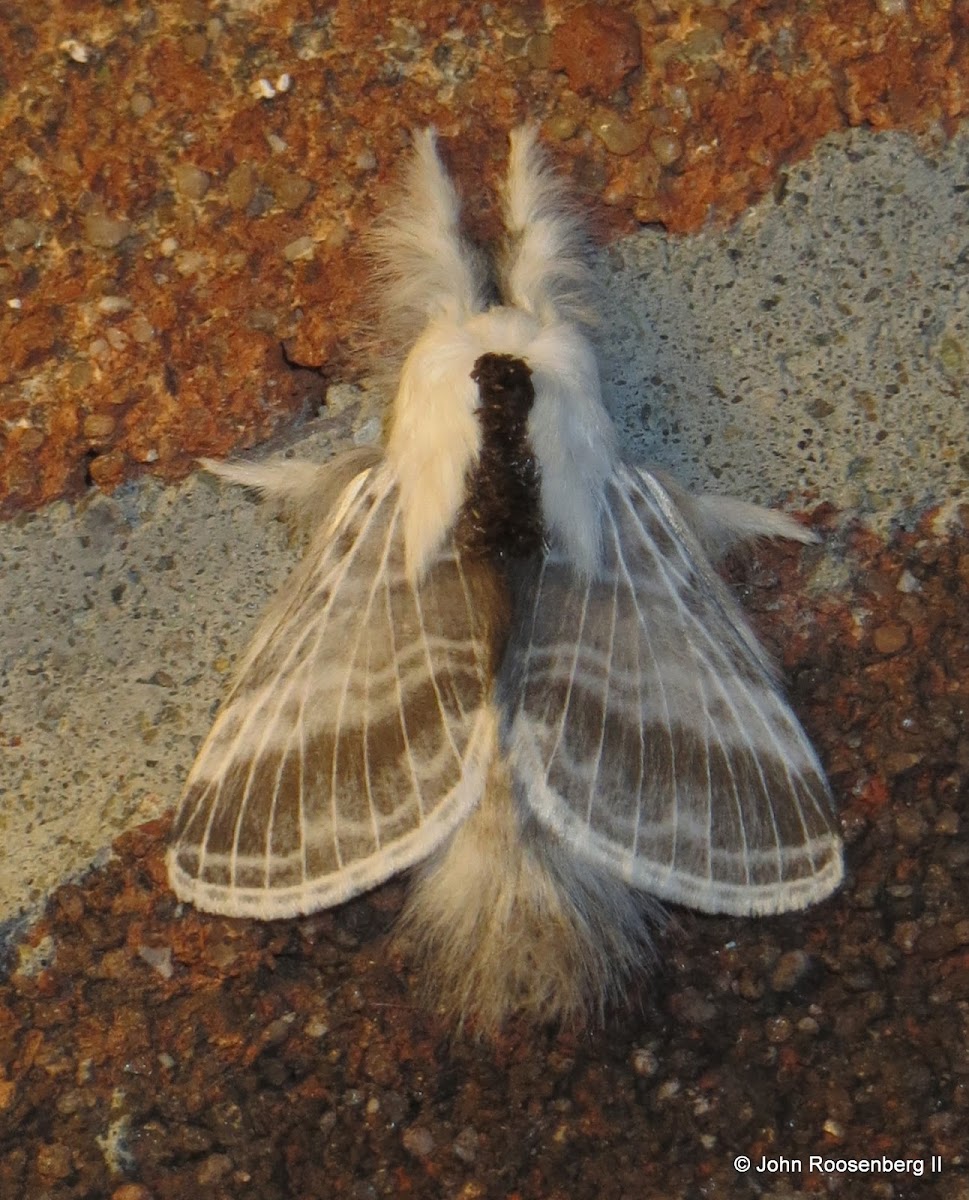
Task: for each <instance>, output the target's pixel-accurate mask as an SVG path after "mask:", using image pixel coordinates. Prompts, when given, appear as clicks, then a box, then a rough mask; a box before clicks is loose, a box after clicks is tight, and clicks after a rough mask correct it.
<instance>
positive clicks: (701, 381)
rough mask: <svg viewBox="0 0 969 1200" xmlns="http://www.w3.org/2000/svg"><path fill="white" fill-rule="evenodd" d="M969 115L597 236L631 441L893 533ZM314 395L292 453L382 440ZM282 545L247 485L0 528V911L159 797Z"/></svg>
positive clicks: (133, 492) (906, 488) (152, 809)
mask: <svg viewBox="0 0 969 1200" xmlns="http://www.w3.org/2000/svg"><path fill="white" fill-rule="evenodd" d="M967 179H969V132H966V131H963V132H962V133H961V134H960V135H959V136H958V137H957V138H956V139H955V140H954V141H953V142H951V143H943V142H941V141H938V142H933V141H923V142H921V143H916V142H914V141H913V140H912V139H910V138H909V137H908V136H905V135H897V134H885V135H875V134H872V133H870V132H864V131H856V132H853V133H851V134H848V135H843V136H839V137H837V138H834V139H832V140H830V141H828V142H827V143H825V144H824V145H823V146H821V147H820V148H819V149H818V150H817V152H816V153H815V155H814V156H813V157H812V158H811V159H810V160H808V161H806V162H804V163H801V164H798V165H797V166H795V167H793V168H791V169H790V170H789V171H788V172H787V175H786V179H782V180H780V181H779V185H778V189H777V191H776V192H775V197H773V198H767V199H765V200H764V201H763V202H762V203H761V204H759V205H758V206H757V207H756V208H755V209H753V210H752V211H751V212H750V213H749V214H748V215H747V216H746V217H745V219H744V220H742V221H741V222H740V223H739V224H738V225H736V226H735V227H733V228H731V229H730V230H727V231H722V230H712V231H709V232H706V233H704V234H702V235H700V236H697V237H694V238H689V239H686V240H675V239H671V238H668V237H666V236H664V235H661V234H659V233H657V232H655V231H649V230H647V231H644V232H643V233H641V234H639V235H637V236H635V237H632V238H630V239H628V240H625V241H623V242H621V243H619V244H617V245H615V246H613V247H611V248H610V249H609V250H607V251H605V252H603V254H602V256H601V262H600V270H601V275H602V279H603V283H604V285H605V286H604V289H603V291H604V314H603V315H604V319H603V323H602V331H601V332H602V345H603V364H604V366H603V369H604V375H605V378H606V382H607V387H608V391H609V395H610V400H611V402H612V403H613V405H614V409H615V411H616V414H617V419H618V422H619V424H620V427H621V430H622V434H623V438H624V441H625V443H626V445H627V447H628V448H629V450H630V453H631V454H632V455H633V456H634V457H638V458H645V459H647V460H649V461H652V462H656V463H659V464H661V465H663V466H664V467H667V468H668V469H670V470H671V471H672V472H673V473H675V474H676V475H678V476H679V477H680V479H681V480H682V481H684V482H685V483H687V484H689V485H691V486H694V487H699V488H703V489H704V490H711V491H723V492H731V493H734V494H737V495H741V496H744V497H747V498H749V499H753V500H759V501H762V502H771V501H776V500H778V499H784V500H785V502H786V503H788V504H790V505H792V506H794V507H797V506H799V505H808V504H812V503H816V502H818V501H822V500H824V501H830V502H832V503H833V504H835V505H837V506H838V507H839V508H842V509H845V510H848V511H849V512H853V513H860V514H862V515H863V516H865V517H866V518H867V519H869V520H870V521H871V522H873V523H874V524H875V525H876V526H877V527H879V528H882V529H885V528H887V527H888V525H889V523H890V522H891V521H892V520H895V519H903V520H905V519H909V518H911V516H912V515H913V514H914V513H916V512H917V511H919V510H920V509H921V508H923V507H924V506H925V505H927V504H929V503H943V504H946V503H951V502H954V501H955V500H956V499H957V498H958V497H960V496H962V495H963V494H964V493H965V490H966V478H967V475H969V437H967V433H969V429H967V425H969V416H967V406H966V399H965V392H966V385H967V379H969V222H967V219H966V217H967ZM379 411H380V408H379V402H378V400H377V398H376V397H375V396H373V395H372V394H368V393H362V394H361V393H359V392H356V391H354V390H353V389H349V388H337V389H334V390H331V395H330V407H329V409H328V411H327V413H326V415H325V416H324V417H322V418H321V419H320V420H319V421H318V422H316V423H315V426H314V427H313V428H311V429H308V430H303V431H302V433H301V436H300V438H299V440H298V442H294V445H293V447H291V448H290V449H291V450H293V451H295V452H296V453H300V454H308V455H313V456H321V457H322V456H325V455H327V454H329V453H330V452H332V451H334V450H337V449H340V448H343V447H345V446H348V445H350V444H352V443H353V442H354V441H357V442H361V441H368V440H373V439H374V438H375V437H376V436H377V433H378V429H379V419H378V418H379ZM295 553H296V552H295V550H294V548H293V547H291V546H290V545H289V544H288V542H287V537H286V532H285V529H284V528H283V526H282V525H280V524H279V523H278V522H276V521H274V519H273V518H272V516H271V515H270V514H268V513H266V512H263V511H261V510H259V509H258V508H257V506H256V505H255V504H254V502H253V500H252V498H251V497H250V496H249V495H247V494H245V493H243V492H241V491H238V490H235V489H232V488H230V487H227V486H224V485H222V484H219V483H218V482H216V481H214V480H210V479H208V478H205V477H201V476H200V477H196V478H193V479H190V480H189V481H187V482H186V483H185V484H184V485H182V486H180V487H177V488H168V489H165V488H161V487H159V486H158V485H157V484H155V483H153V482H150V481H149V482H145V483H142V484H138V485H132V486H129V487H126V488H124V489H122V490H121V491H119V492H117V493H115V494H114V495H113V496H110V497H107V496H102V495H93V496H92V497H90V498H89V499H88V500H87V501H86V502H84V503H82V504H80V505H77V506H75V507H73V508H72V507H70V506H68V505H66V504H57V505H55V506H53V507H52V508H51V509H50V510H48V511H46V512H43V513H40V514H38V515H35V516H25V517H23V518H21V519H19V520H16V521H14V522H12V523H10V524H8V525H6V526H5V527H0V839H2V844H3V858H2V866H0V922H4V921H6V923H7V928H8V930H9V929H12V928H13V925H14V923H15V922H16V921H17V919H18V918H19V917H22V915H23V914H28V915H29V913H30V912H31V911H36V909H37V907H38V906H39V905H40V904H41V903H42V901H43V899H44V897H45V895H46V894H47V893H48V892H49V891H50V890H51V889H52V888H53V887H54V886H56V885H57V884H58V883H59V882H61V881H63V880H64V879H66V878H68V877H70V876H72V875H74V874H76V873H78V872H79V871H82V870H83V869H84V868H85V867H86V866H88V865H89V864H90V863H91V862H92V861H95V860H96V859H97V857H98V855H99V854H102V853H104V852H105V850H106V848H107V847H109V845H110V842H111V840H112V838H114V837H115V836H116V834H117V833H119V832H120V831H121V830H123V829H125V828H127V827H129V826H131V825H134V824H137V823H139V822H142V821H145V820H148V819H150V818H152V817H154V816H157V815H159V814H161V813H162V812H164V811H165V810H166V809H168V808H170V807H171V806H172V805H173V804H174V803H175V801H176V799H177V796H178V792H179V786H180V781H181V780H182V779H183V778H184V776H185V774H186V772H187V770H188V768H189V765H190V763H191V759H192V757H193V754H194V750H195V748H196V746H197V745H198V742H199V739H200V738H201V737H202V736H203V735H204V733H205V731H206V729H207V727H208V724H209V722H210V719H211V716H212V713H213V711H214V708H215V706H216V704H217V702H218V699H219V696H220V694H221V692H222V690H223V688H224V686H225V684H226V676H227V674H228V672H229V671H230V670H231V665H232V662H233V661H234V659H235V656H236V655H237V654H238V653H239V652H240V651H241V650H242V649H243V647H244V645H245V642H246V638H247V634H248V632H249V631H250V630H251V628H252V626H253V625H254V623H255V621H256V619H257V617H258V614H259V611H260V609H261V608H262V605H263V604H264V602H265V601H266V599H267V597H268V596H269V595H270V594H271V592H272V591H273V590H275V588H277V587H278V586H279V585H280V583H281V581H282V580H283V579H284V578H285V574H286V570H287V568H288V566H289V564H291V562H292V561H293V560H294V557H295Z"/></svg>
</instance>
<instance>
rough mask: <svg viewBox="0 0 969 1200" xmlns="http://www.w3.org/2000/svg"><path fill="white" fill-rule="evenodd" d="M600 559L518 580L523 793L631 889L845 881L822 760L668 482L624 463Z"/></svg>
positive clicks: (802, 890) (783, 893) (512, 676)
mask: <svg viewBox="0 0 969 1200" xmlns="http://www.w3.org/2000/svg"><path fill="white" fill-rule="evenodd" d="M603 516H604V529H603V551H602V563H601V567H600V569H599V571H598V572H597V573H595V574H594V575H588V574H586V575H582V574H580V573H578V572H577V571H576V570H575V569H574V567H573V566H572V564H571V562H570V561H569V560H568V557H567V556H566V555H564V554H562V553H560V552H558V553H557V552H555V551H554V550H553V552H552V553H551V554H550V555H549V556H548V557H547V558H546V559H545V561H544V562H543V563H541V564H539V565H538V566H536V567H535V569H534V570H532V571H530V572H528V573H527V574H526V576H525V577H524V578H523V580H522V581H521V583H520V586H519V594H518V596H517V619H516V622H515V625H514V627H513V632H512V637H511V644H510V647H509V652H508V655H507V657H506V663H505V669H504V672H503V675H502V680H501V686H500V697H501V701H502V704H503V707H504V710H505V714H506V716H505V728H504V744H505V747H506V750H507V753H508V755H509V758H510V761H511V764H512V769H513V771H514V773H515V776H516V780H517V784H518V788H519V791H520V793H521V794H522V796H523V798H524V800H525V802H526V803H527V804H528V806H529V807H530V808H531V809H532V810H533V811H534V812H535V814H536V815H537V816H538V817H539V819H540V820H541V821H542V822H543V823H545V824H546V825H547V826H549V827H550V828H551V829H552V830H553V831H554V832H555V833H556V834H557V835H558V836H560V837H562V838H564V839H565V840H566V841H567V843H568V844H569V845H570V846H571V847H572V848H573V850H574V851H575V852H576V853H577V854H579V855H580V856H583V857H584V858H586V859H587V860H590V861H592V862H594V863H595V864H597V865H599V866H600V867H603V868H605V869H607V870H608V871H609V872H611V873H612V874H614V875H617V876H619V877H621V878H623V879H625V880H627V881H628V882H629V883H631V884H633V885H634V886H636V887H639V888H642V889H644V890H645V891H648V892H650V893H652V894H654V895H657V896H659V897H661V898H664V899H666V900H669V901H673V902H676V903H681V904H685V905H687V906H690V907H693V908H699V909H703V910H707V911H714V912H730V913H743V914H747V913H772V912H781V911H785V910H790V909H797V908H803V907H805V906H806V905H808V904H810V903H813V902H814V901H817V900H820V899H822V898H823V897H824V896H826V895H827V894H828V893H829V892H831V891H832V890H833V889H834V888H835V887H836V886H837V885H838V883H839V882H840V879H841V873H842V866H841V848H840V839H839V837H838V834H837V831H836V826H835V821H834V817H833V813H832V805H831V796H830V791H829V789H828V785H827V783H826V781H825V778H824V773H823V771H822V768H821V766H820V764H819V762H818V759H817V756H816V755H815V753H814V751H813V749H812V747H811V745H810V743H809V742H808V740H807V737H806V736H805V734H804V732H803V730H802V729H801V727H800V725H799V724H798V722H797V719H796V718H795V717H794V715H793V713H792V712H791V710H790V708H789V707H788V705H787V703H786V701H785V700H784V699H783V697H782V696H781V694H780V692H779V690H778V686H777V682H776V679H775V677H774V674H773V672H772V670H771V668H770V666H769V663H768V661H767V659H766V656H765V655H764V653H763V651H762V650H761V648H760V646H759V645H758V644H757V642H756V639H755V638H754V636H753V634H752V633H751V631H750V630H749V628H748V627H747V624H746V622H745V621H744V618H743V616H742V614H741V613H740V611H739V609H738V607H737V605H736V602H735V601H734V600H733V598H732V597H731V596H730V594H729V592H728V591H727V590H726V588H725V587H724V586H723V584H722V583H721V582H720V580H719V579H718V578H717V576H716V574H715V573H714V572H713V570H712V568H711V567H710V566H709V563H708V562H707V561H706V559H705V558H704V556H703V552H702V550H701V549H700V547H699V545H698V544H697V542H696V540H695V538H693V536H692V534H691V533H690V532H689V530H688V529H687V528H686V527H685V526H684V525H683V523H682V521H681V520H680V519H679V518H678V515H677V512H676V509H675V506H674V505H673V503H672V501H671V500H670V499H669V497H668V495H667V494H666V493H665V491H664V490H663V489H662V487H661V486H660V485H659V484H658V483H656V482H655V480H652V479H651V477H649V476H647V475H644V474H643V473H637V472H633V471H632V470H629V469H627V468H625V467H620V468H618V470H617V472H616V475H615V477H614V478H613V480H612V481H611V482H610V483H609V484H608V486H607V488H606V492H605V505H604V514H603Z"/></svg>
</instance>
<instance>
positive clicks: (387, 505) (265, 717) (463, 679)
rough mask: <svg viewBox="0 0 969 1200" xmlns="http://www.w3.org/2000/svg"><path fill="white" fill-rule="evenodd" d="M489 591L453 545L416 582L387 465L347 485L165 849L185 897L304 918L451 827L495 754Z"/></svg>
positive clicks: (234, 699)
mask: <svg viewBox="0 0 969 1200" xmlns="http://www.w3.org/2000/svg"><path fill="white" fill-rule="evenodd" d="M488 586H489V583H488V581H487V580H485V581H484V582H482V581H480V580H476V578H475V576H474V572H473V570H471V569H470V568H468V567H467V565H466V564H463V563H462V561H461V558H460V555H459V553H458V551H457V549H456V548H455V547H454V546H453V544H450V543H448V544H446V545H445V546H444V548H443V549H442V550H441V551H440V553H439V554H438V555H437V556H436V557H435V559H434V560H433V561H432V563H431V564H430V566H429V568H428V570H427V572H426V574H425V576H424V578H423V580H422V582H421V584H420V586H419V587H418V586H415V585H414V584H413V583H412V581H411V580H410V579H409V577H408V575H407V573H406V569H405V555H404V542H403V532H402V520H401V510H400V499H399V490H398V488H397V485H396V480H395V477H394V475H393V473H392V471H391V470H390V468H389V467H387V466H386V465H385V464H382V465H380V466H378V467H376V468H373V469H371V470H369V471H366V472H363V473H361V474H360V475H358V476H357V477H356V478H355V479H354V480H352V482H351V483H350V484H349V485H348V486H347V487H346V489H345V491H344V492H343V494H342V496H341V497H340V499H339V501H338V503H337V505H336V511H335V513H334V515H333V518H332V520H331V522H330V523H329V526H328V527H327V528H326V529H325V531H324V536H321V537H320V538H318V539H317V541H316V542H315V543H314V544H313V545H312V546H311V548H310V551H309V552H308V554H307V556H306V558H305V560H304V562H303V563H302V564H301V566H300V567H299V568H298V569H297V571H296V572H295V574H294V576H293V578H292V579H291V580H290V582H289V583H288V584H287V586H286V587H285V588H284V590H283V592H282V593H281V594H280V596H279V597H278V598H277V600H276V602H275V603H274V604H273V606H272V607H271V609H270V611H269V613H268V614H267V617H266V619H265V621H264V622H263V625H262V626H261V627H260V629H259V631H258V632H257V634H256V637H255V639H254V641H253V643H252V646H251V647H250V649H249V651H248V653H247V654H246V656H245V658H244V660H243V662H242V665H241V668H240V671H239V674H238V676H237V679H236V682H235V684H234V686H233V688H232V690H231V692H230V693H229V696H228V697H227V699H226V701H225V703H224V705H223V707H222V709H221V710H220V712H219V715H218V717H217V719H216V721H215V724H214V726H213V729H212V731H211V733H210V734H209V737H208V739H207V741H206V742H205V744H204V746H203V747H202V750H201V752H200V754H199V756H198V759H197V760H196V763H195V766H194V767H193V769H192V772H191V775H190V777H189V780H188V784H187V787H186V791H185V795H184V797H183V798H182V802H181V805H180V807H179V810H178V813H177V815H176V818H175V824H174V828H173V832H172V846H171V849H170V852H169V858H168V864H169V874H170V878H171V882H172V886H173V888H174V890H175V892H176V894H177V895H178V896H179V898H180V899H183V900H188V901H191V902H192V903H194V904H196V905H198V906H199V907H200V908H203V909H206V910H209V911H214V912H220V913H226V914H230V915H251V916H257V917H281V916H291V915H295V914H297V913H305V912H310V911H313V910H315V909H318V908H323V907H328V906H330V905H333V904H337V903H340V902H341V901H343V900H346V899H347V898H349V897H350V896H353V895H355V894H356V893H358V892H360V891H362V890H364V889H366V888H369V887H372V886H374V885H376V884H377V883H380V882H381V881H382V880H383V879H385V878H387V877H388V876H390V875H391V874H393V873H395V872H396V871H398V870H401V869H403V868H405V867H407V866H409V865H411V864H412V863H414V862H416V861H418V860H419V859H421V858H423V857H424V856H425V855H427V854H429V853H430V852H431V851H432V850H433V849H434V848H435V847H436V846H437V845H438V844H439V843H440V842H441V841H442V840H443V838H444V837H446V836H447V834H448V833H449V832H451V830H453V829H454V828H455V826H456V825H457V824H458V822H459V821H460V820H461V819H462V818H463V817H464V816H465V815H466V813H467V812H468V811H469V810H470V809H471V807H473V805H474V804H475V803H476V802H477V800H478V799H479V798H480V794H481V791H482V789H483V787H484V779H485V775H486V772H487V766H488V762H489V760H490V757H491V755H492V752H493V743H494V718H493V714H492V708H491V704H490V687H491V674H490V672H491V660H492V657H493V654H494V647H493V638H494V636H495V633H494V629H493V628H492V626H491V625H490V624H489V622H488V618H487V615H483V614H486V612H487V605H485V604H484V603H483V598H487V595H488Z"/></svg>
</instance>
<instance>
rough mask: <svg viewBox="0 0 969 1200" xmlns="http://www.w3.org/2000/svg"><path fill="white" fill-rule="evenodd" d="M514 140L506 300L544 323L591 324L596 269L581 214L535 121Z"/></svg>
mask: <svg viewBox="0 0 969 1200" xmlns="http://www.w3.org/2000/svg"><path fill="white" fill-rule="evenodd" d="M509 140H510V154H509V159H508V177H507V180H506V183H505V226H506V228H507V230H508V235H509V247H508V251H507V254H506V258H505V262H504V269H503V271H502V285H503V291H504V293H505V301H506V303H507V304H510V305H514V306H515V307H517V308H521V309H524V310H525V312H527V313H531V315H532V316H534V317H537V318H538V319H539V320H540V321H541V322H542V324H545V325H547V324H552V323H554V322H556V321H575V322H578V323H579V324H589V323H591V316H590V310H591V304H590V292H591V291H592V273H591V271H590V269H589V267H588V264H587V263H586V258H585V255H586V237H585V232H584V230H583V228H582V222H581V219H580V217H579V215H578V214H577V213H576V211H575V209H574V206H573V205H572V203H571V201H570V199H569V196H568V193H567V191H566V188H565V184H564V182H563V180H562V179H561V178H560V177H559V176H558V175H556V174H555V172H554V171H553V170H552V169H551V167H550V166H549V164H548V160H547V158H546V156H545V152H544V151H543V150H542V148H541V146H540V145H539V144H538V138H537V133H536V130H535V127H534V126H533V125H524V126H522V127H520V128H519V129H516V130H514V131H513V132H512V134H511V137H510V139H509Z"/></svg>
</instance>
